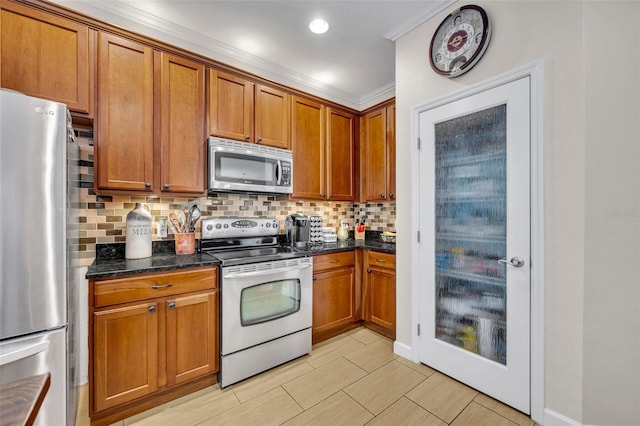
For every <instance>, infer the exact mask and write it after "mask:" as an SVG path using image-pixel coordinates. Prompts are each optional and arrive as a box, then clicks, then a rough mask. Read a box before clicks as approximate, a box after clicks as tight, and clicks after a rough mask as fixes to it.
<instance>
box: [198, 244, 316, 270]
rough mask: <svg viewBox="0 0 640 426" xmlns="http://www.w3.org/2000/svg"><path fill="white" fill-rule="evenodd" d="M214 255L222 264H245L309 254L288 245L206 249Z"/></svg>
mask: <svg viewBox="0 0 640 426" xmlns="http://www.w3.org/2000/svg"><path fill="white" fill-rule="evenodd" d="M206 253H207V254H209V255H210V256H213V257H215V258H216V259H218V260H219V261H220V263H222V266H234V265H246V264H248V263H259V262H269V261H273V260H282V259H290V258H294V257H304V256H309V255H310V253H309V252H308V251H307V250H303V249H299V248H294V247H290V246H272V247H256V248H247V249H239V250H216V251H207V252H206Z"/></svg>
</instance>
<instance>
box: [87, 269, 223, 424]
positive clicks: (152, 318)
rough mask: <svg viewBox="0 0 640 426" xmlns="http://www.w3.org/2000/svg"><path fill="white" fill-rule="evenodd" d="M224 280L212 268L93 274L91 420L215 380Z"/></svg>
mask: <svg viewBox="0 0 640 426" xmlns="http://www.w3.org/2000/svg"><path fill="white" fill-rule="evenodd" d="M217 283H218V273H217V269H216V268H211V267H206V268H195V269H186V270H182V271H172V272H166V273H154V274H144V275H132V276H129V277H118V278H113V279H100V280H91V281H90V290H89V291H90V292H89V298H90V324H89V326H90V334H89V362H90V366H89V371H90V372H91V374H90V376H89V394H90V401H89V415H90V417H91V420H92V424H103V423H106V424H108V423H112V422H114V421H117V420H120V419H123V418H125V417H129V416H131V415H133V414H135V413H137V412H140V411H144V410H147V409H149V408H151V407H153V406H154V405H159V404H161V403H164V402H166V401H167V400H170V399H171V398H172V396H171V395H175V397H178V396H180V395H181V394H184V393H186V392H187V391H188V392H193V391H194V390H197V387H198V385H196V384H194V383H196V381H197V380H199V379H203V378H206V380H201V382H202V386H201V387H204V386H207V385H210V384H213V383H215V373H216V372H217V371H218V353H219V351H218V333H219V331H218V330H219V328H218V289H217ZM152 296H155V297H152ZM183 386H184V388H185V389H186V390H185V391H182V390H181V387H183ZM171 392H173V394H172V393H171Z"/></svg>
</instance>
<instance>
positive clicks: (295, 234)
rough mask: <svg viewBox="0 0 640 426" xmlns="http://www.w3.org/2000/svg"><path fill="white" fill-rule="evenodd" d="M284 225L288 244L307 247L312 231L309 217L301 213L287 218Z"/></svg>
mask: <svg viewBox="0 0 640 426" xmlns="http://www.w3.org/2000/svg"><path fill="white" fill-rule="evenodd" d="M284 223H285V227H286V232H287V244H289V245H290V246H293V247H301V248H304V247H307V245H308V243H309V231H310V229H311V221H310V219H309V217H307V216H305V215H303V214H300V213H293V214H290V215H289V216H287V218H286V219H285V222H284Z"/></svg>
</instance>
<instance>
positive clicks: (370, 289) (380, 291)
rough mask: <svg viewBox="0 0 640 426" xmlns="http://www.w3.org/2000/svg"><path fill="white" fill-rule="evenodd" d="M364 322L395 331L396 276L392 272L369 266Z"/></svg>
mask: <svg viewBox="0 0 640 426" xmlns="http://www.w3.org/2000/svg"><path fill="white" fill-rule="evenodd" d="M366 274H367V277H366V280H367V282H366V286H365V297H366V298H367V302H368V303H367V309H366V315H365V320H366V321H370V322H372V323H374V324H377V325H379V326H381V327H384V328H386V329H388V330H392V331H393V332H394V334H395V329H396V274H395V271H393V270H388V269H382V268H378V267H375V266H370V267H369V268H368V269H367V272H366Z"/></svg>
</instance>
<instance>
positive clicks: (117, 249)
mask: <svg viewBox="0 0 640 426" xmlns="http://www.w3.org/2000/svg"><path fill="white" fill-rule="evenodd" d="M124 248H125V245H124V243H119V244H118V243H115V244H99V245H98V246H97V247H96V259H95V260H94V261H93V263H92V264H91V266H89V269H88V270H87V274H86V277H87V279H95V278H109V277H117V276H120V275H129V274H142V273H147V272H160V271H170V270H174V269H184V268H196V267H198V266H212V265H213V266H216V265H219V264H220V262H219V261H218V260H217V259H214V258H213V257H212V256H209V255H208V254H206V253H198V252H195V253H194V254H188V255H187V254H180V255H178V254H176V252H175V247H174V242H173V241H154V242H153V249H152V251H153V256H151V257H147V258H145V259H125V256H124Z"/></svg>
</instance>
